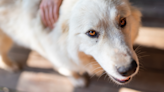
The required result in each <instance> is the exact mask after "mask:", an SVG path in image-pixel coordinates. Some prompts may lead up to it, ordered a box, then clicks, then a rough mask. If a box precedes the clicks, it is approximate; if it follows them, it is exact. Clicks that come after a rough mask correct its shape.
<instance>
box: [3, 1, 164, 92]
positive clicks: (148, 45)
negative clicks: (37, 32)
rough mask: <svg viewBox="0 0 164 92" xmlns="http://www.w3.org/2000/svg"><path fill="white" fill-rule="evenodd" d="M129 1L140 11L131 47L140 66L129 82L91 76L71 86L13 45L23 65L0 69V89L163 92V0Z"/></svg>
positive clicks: (43, 61) (12, 54) (13, 91)
mask: <svg viewBox="0 0 164 92" xmlns="http://www.w3.org/2000/svg"><path fill="white" fill-rule="evenodd" d="M130 2H131V3H132V5H134V6H136V7H138V8H139V9H140V10H141V12H142V14H143V17H142V27H141V28H140V33H139V36H138V38H137V40H136V42H135V46H134V48H135V49H136V52H137V53H138V55H139V59H140V63H141V67H140V71H139V73H138V74H137V75H136V76H135V77H134V78H133V80H132V81H131V83H129V84H127V85H124V86H118V85H116V84H114V83H112V82H111V81H110V80H109V79H107V78H106V79H105V78H104V77H105V76H102V77H101V78H99V79H98V78H97V77H93V78H90V84H89V86H88V87H86V88H74V87H73V86H72V85H71V83H70V82H69V80H68V79H67V78H66V77H64V76H62V75H60V74H58V73H57V72H55V71H54V70H53V67H52V65H51V64H50V62H49V61H47V60H46V59H44V58H43V57H41V56H40V55H39V54H37V53H36V52H34V51H30V50H28V49H25V48H23V47H19V46H17V45H15V46H14V47H13V48H12V49H11V51H10V53H9V56H10V58H11V59H13V60H14V61H17V62H19V63H20V64H23V63H25V62H26V65H25V67H22V71H19V72H16V73H9V72H6V71H4V70H1V69H0V92H164V79H163V78H164V0H130ZM16 90H17V91H16Z"/></svg>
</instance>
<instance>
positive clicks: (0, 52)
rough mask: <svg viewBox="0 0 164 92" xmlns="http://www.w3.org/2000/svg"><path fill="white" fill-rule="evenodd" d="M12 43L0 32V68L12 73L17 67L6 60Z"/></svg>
mask: <svg viewBox="0 0 164 92" xmlns="http://www.w3.org/2000/svg"><path fill="white" fill-rule="evenodd" d="M12 44H13V41H12V40H11V39H10V38H9V37H8V36H7V35H6V34H4V33H3V32H2V31H1V30H0V68H2V69H4V70H7V71H10V72H14V71H17V70H18V66H17V65H16V64H15V63H14V62H12V61H11V60H10V59H9V58H8V55H7V54H8V52H9V50H10V48H11V46H12Z"/></svg>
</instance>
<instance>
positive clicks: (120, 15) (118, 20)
mask: <svg viewBox="0 0 164 92" xmlns="http://www.w3.org/2000/svg"><path fill="white" fill-rule="evenodd" d="M140 17H141V13H140V12H139V11H138V10H137V9H135V8H134V7H132V6H131V5H130V4H129V3H128V1H127V0H89V1H88V0H79V1H78V3H77V4H76V5H75V6H74V8H73V10H72V15H71V18H70V20H69V42H70V41H71V43H72V44H71V45H70V46H72V47H71V48H73V49H76V50H78V52H83V53H85V54H86V55H87V56H90V58H91V57H93V58H94V60H95V61H96V62H97V63H98V64H99V65H100V66H101V68H102V69H103V70H104V71H105V72H106V73H107V74H108V75H109V76H110V77H111V78H112V79H113V80H114V82H116V83H118V84H125V83H127V82H128V81H129V80H130V79H131V78H132V77H133V76H134V75H135V74H136V73H137V72H138V69H139V62H138V58H137V55H136V53H135V52H134V50H133V42H134V39H135V38H136V36H137V33H138V28H139V26H140ZM70 46H69V47H70ZM69 49H70V48H69ZM73 49H70V51H73ZM71 53H73V52H71ZM74 56H75V54H72V57H74ZM83 58H87V57H83ZM85 60H86V59H85ZM90 60H91V61H90V62H92V61H94V60H92V59H90ZM82 62H83V61H82ZM92 65H93V66H94V64H93V63H92ZM94 68H95V70H96V68H97V69H98V68H99V67H94Z"/></svg>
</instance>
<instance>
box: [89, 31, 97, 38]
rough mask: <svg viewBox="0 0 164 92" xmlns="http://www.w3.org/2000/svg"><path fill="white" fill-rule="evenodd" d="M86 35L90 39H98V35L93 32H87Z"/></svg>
mask: <svg viewBox="0 0 164 92" xmlns="http://www.w3.org/2000/svg"><path fill="white" fill-rule="evenodd" d="M86 34H87V35H88V36H89V37H92V38H95V37H98V33H97V32H96V31H94V30H89V31H88V32H87V33H86Z"/></svg>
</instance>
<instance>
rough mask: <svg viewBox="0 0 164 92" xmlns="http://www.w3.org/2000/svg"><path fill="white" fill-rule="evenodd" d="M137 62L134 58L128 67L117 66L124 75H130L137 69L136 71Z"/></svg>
mask: <svg viewBox="0 0 164 92" xmlns="http://www.w3.org/2000/svg"><path fill="white" fill-rule="evenodd" d="M137 66H138V65H137V63H136V61H135V60H132V62H131V63H130V65H129V66H127V67H124V66H122V67H118V68H117V71H118V72H119V73H120V74H121V75H122V76H130V75H132V74H133V73H134V72H135V71H136V68H137Z"/></svg>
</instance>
